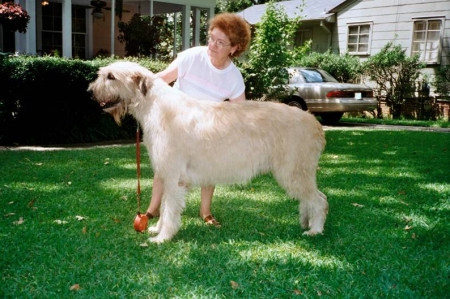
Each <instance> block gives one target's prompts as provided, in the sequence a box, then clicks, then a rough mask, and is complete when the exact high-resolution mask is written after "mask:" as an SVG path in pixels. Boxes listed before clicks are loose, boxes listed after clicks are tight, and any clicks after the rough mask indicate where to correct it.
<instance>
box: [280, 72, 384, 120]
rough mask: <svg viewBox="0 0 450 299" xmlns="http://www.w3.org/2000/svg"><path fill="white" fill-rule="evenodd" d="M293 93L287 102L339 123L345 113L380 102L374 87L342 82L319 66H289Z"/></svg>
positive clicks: (374, 105) (375, 105) (365, 108)
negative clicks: (374, 94) (376, 97)
mask: <svg viewBox="0 0 450 299" xmlns="http://www.w3.org/2000/svg"><path fill="white" fill-rule="evenodd" d="M288 72H289V84H288V91H289V96H286V97H284V98H283V99H282V101H283V103H285V104H288V105H291V106H297V107H299V108H301V109H303V110H308V111H309V112H311V113H313V114H315V115H318V116H320V117H321V118H322V121H323V122H324V123H336V122H338V121H339V120H340V119H341V117H342V115H343V114H344V112H354V111H371V110H375V109H376V108H377V103H378V101H377V100H376V99H375V98H374V97H373V90H372V88H370V87H368V86H366V85H361V84H352V83H341V82H338V81H337V80H336V79H335V78H334V77H333V76H331V75H330V74H329V73H327V72H326V71H324V70H321V69H317V68H305V67H291V68H288Z"/></svg>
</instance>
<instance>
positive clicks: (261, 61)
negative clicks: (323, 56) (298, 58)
mask: <svg viewBox="0 0 450 299" xmlns="http://www.w3.org/2000/svg"><path fill="white" fill-rule="evenodd" d="M299 20H300V18H299V17H298V18H297V19H296V20H290V19H289V18H288V16H287V14H286V12H285V11H284V8H283V7H282V6H279V7H276V6H275V5H274V2H272V1H271V2H269V3H268V4H267V8H266V11H265V13H264V15H263V17H262V20H261V23H259V24H258V25H257V27H256V30H255V37H254V39H253V41H252V44H251V46H250V49H249V52H248V55H247V59H246V61H245V62H244V63H242V65H241V66H240V67H241V70H242V73H243V75H244V78H245V81H246V97H247V99H261V98H262V97H263V96H264V95H267V94H269V93H270V94H272V96H276V95H277V94H278V93H279V92H281V91H282V90H284V88H283V84H284V83H285V82H287V80H288V73H287V72H286V70H285V67H287V66H289V65H290V64H291V62H292V51H291V50H290V49H291V48H292V46H293V37H294V34H295V31H296V28H297V27H298V23H299ZM269 98H270V97H269Z"/></svg>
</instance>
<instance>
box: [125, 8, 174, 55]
mask: <svg viewBox="0 0 450 299" xmlns="http://www.w3.org/2000/svg"><path fill="white" fill-rule="evenodd" d="M166 21H167V17H166V16H162V15H157V16H153V17H148V16H141V15H139V14H135V15H133V17H132V18H131V19H130V20H129V21H128V22H126V23H125V22H119V23H118V25H117V26H118V27H119V32H120V34H119V36H118V40H119V42H120V43H122V44H125V54H126V56H135V57H138V56H149V57H153V58H154V57H155V56H156V54H158V56H159V57H160V58H164V57H165V58H167V56H168V54H169V50H168V44H167V40H170V39H171V38H172V32H171V30H169V27H168V26H166V25H165V23H166Z"/></svg>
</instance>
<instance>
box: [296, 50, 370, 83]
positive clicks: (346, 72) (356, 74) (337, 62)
mask: <svg viewBox="0 0 450 299" xmlns="http://www.w3.org/2000/svg"><path fill="white" fill-rule="evenodd" d="M294 64H295V65H298V66H305V67H315V68H320V69H323V70H325V71H327V72H328V73H330V74H331V75H332V76H333V77H335V78H336V79H337V80H338V81H339V82H357V81H358V79H359V78H360V76H361V74H362V66H361V63H360V60H359V58H358V57H356V56H353V55H350V54H348V53H346V54H344V55H339V54H333V53H331V51H330V50H328V51H327V52H325V53H318V52H311V53H310V54H309V55H301V56H300V58H299V59H297V60H296V62H295V63H294Z"/></svg>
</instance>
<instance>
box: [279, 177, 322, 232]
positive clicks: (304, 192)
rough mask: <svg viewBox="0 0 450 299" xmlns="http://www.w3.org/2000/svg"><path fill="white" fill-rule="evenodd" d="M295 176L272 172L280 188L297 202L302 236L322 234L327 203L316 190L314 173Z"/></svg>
mask: <svg viewBox="0 0 450 299" xmlns="http://www.w3.org/2000/svg"><path fill="white" fill-rule="evenodd" d="M301 174H302V175H296V174H295V173H293V172H291V173H290V172H289V171H288V172H284V173H280V172H278V173H277V172H274V176H275V178H276V179H277V181H278V183H279V184H280V186H282V187H283V188H284V189H285V190H286V191H287V193H288V194H289V195H290V196H292V197H294V198H295V199H297V200H298V201H299V203H300V204H299V214H300V226H301V227H302V228H304V229H307V228H309V230H308V231H305V232H304V233H303V234H304V235H316V234H321V233H322V232H323V228H324V225H325V220H326V218H327V214H328V201H327V197H326V195H325V194H323V193H322V192H320V191H319V190H318V189H317V185H316V180H315V172H313V171H311V172H310V173H309V174H306V171H302V172H301Z"/></svg>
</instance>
